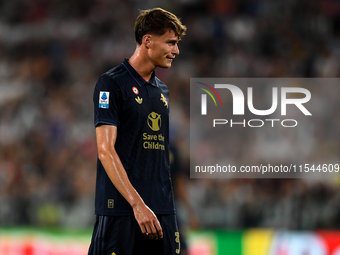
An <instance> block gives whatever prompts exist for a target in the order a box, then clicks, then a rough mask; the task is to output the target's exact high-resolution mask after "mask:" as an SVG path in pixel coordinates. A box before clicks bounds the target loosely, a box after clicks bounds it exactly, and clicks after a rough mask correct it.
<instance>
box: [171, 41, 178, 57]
mask: <svg viewBox="0 0 340 255" xmlns="http://www.w3.org/2000/svg"><path fill="white" fill-rule="evenodd" d="M171 53H172V54H173V55H178V54H179V48H178V45H177V44H175V45H174V47H173V50H172V52H171Z"/></svg>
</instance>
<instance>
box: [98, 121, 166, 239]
mask: <svg viewBox="0 0 340 255" xmlns="http://www.w3.org/2000/svg"><path fill="white" fill-rule="evenodd" d="M96 137H97V148H98V157H99V160H100V162H101V163H102V165H103V167H104V169H105V171H106V173H107V175H108V176H109V178H110V180H111V181H112V183H113V185H114V186H115V187H116V189H117V190H118V191H119V192H120V194H122V196H123V197H124V198H125V199H126V200H127V201H128V203H129V204H130V205H131V207H132V209H133V212H134V216H135V218H136V220H137V222H138V225H139V226H140V228H141V231H142V233H143V234H144V235H148V236H149V237H150V238H151V239H152V238H155V239H157V238H158V237H160V238H163V231H162V227H161V225H160V223H159V221H158V219H157V217H156V215H155V214H154V213H153V212H152V210H151V209H150V208H149V207H148V206H147V205H146V204H145V203H144V201H143V200H142V198H141V197H140V195H139V194H138V192H137V191H136V190H135V188H134V187H133V186H132V184H131V182H130V180H129V178H128V176H127V173H126V171H125V169H124V167H123V165H122V163H121V161H120V158H119V156H118V154H117V152H116V150H115V143H116V138H117V127H116V126H114V125H99V126H97V127H96Z"/></svg>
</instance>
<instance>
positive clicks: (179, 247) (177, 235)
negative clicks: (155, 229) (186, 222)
mask: <svg viewBox="0 0 340 255" xmlns="http://www.w3.org/2000/svg"><path fill="white" fill-rule="evenodd" d="M175 236H176V239H175V241H176V243H178V249H176V254H179V252H180V250H181V243H180V242H179V232H175Z"/></svg>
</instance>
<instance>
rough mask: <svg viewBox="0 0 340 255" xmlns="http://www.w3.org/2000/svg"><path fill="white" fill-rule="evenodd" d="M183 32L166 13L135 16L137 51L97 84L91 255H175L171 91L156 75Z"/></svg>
mask: <svg viewBox="0 0 340 255" xmlns="http://www.w3.org/2000/svg"><path fill="white" fill-rule="evenodd" d="M185 31H186V27H185V26H184V25H182V23H181V21H180V20H179V19H178V18H177V17H176V16H175V15H174V14H172V13H170V12H168V11H165V10H163V9H161V8H155V9H151V10H144V11H141V13H140V15H139V16H138V17H137V20H136V23H135V38H136V42H137V46H136V50H135V52H134V53H133V55H132V56H131V58H130V59H125V60H124V61H123V63H122V64H120V65H119V66H117V67H114V68H112V69H111V70H109V71H107V72H106V73H104V74H103V75H102V76H101V77H100V78H99V80H98V82H97V84H96V87H95V90H94V95H93V101H94V123H95V127H96V138H97V147H98V161H97V182H96V198H95V213H96V223H95V226H94V230H93V236H92V240H91V245H90V248H89V252H88V254H89V255H130V254H141V255H142V254H147V255H152V254H157V255H162V254H164V255H167V254H169V255H170V254H180V242H179V233H178V229H177V222H176V216H175V209H174V200H173V189H172V184H171V178H170V167H169V97H168V95H169V91H168V88H167V86H166V85H165V84H164V83H163V82H162V81H160V80H159V79H158V78H157V77H156V76H155V71H154V70H155V69H156V68H157V67H162V68H169V67H171V64H172V61H173V60H174V58H175V57H176V56H177V55H178V54H179V49H178V45H177V44H178V42H179V40H180V39H181V37H182V36H183V35H184V34H185Z"/></svg>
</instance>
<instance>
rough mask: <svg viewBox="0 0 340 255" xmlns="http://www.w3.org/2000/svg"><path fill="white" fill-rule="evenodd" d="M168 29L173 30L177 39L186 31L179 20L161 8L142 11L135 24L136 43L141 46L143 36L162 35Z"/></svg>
mask: <svg viewBox="0 0 340 255" xmlns="http://www.w3.org/2000/svg"><path fill="white" fill-rule="evenodd" d="M169 29H170V30H173V31H174V32H175V34H176V36H178V38H181V37H182V36H183V35H185V31H186V30H187V28H186V26H184V25H182V23H181V21H180V20H179V18H177V17H176V15H174V14H172V13H171V12H168V11H166V10H163V9H161V8H154V9H149V10H142V11H140V14H139V16H138V17H137V19H136V23H135V38H136V42H137V43H138V44H139V45H141V44H142V38H143V36H144V35H146V34H154V35H163V34H165V33H166V31H168V30H169Z"/></svg>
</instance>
